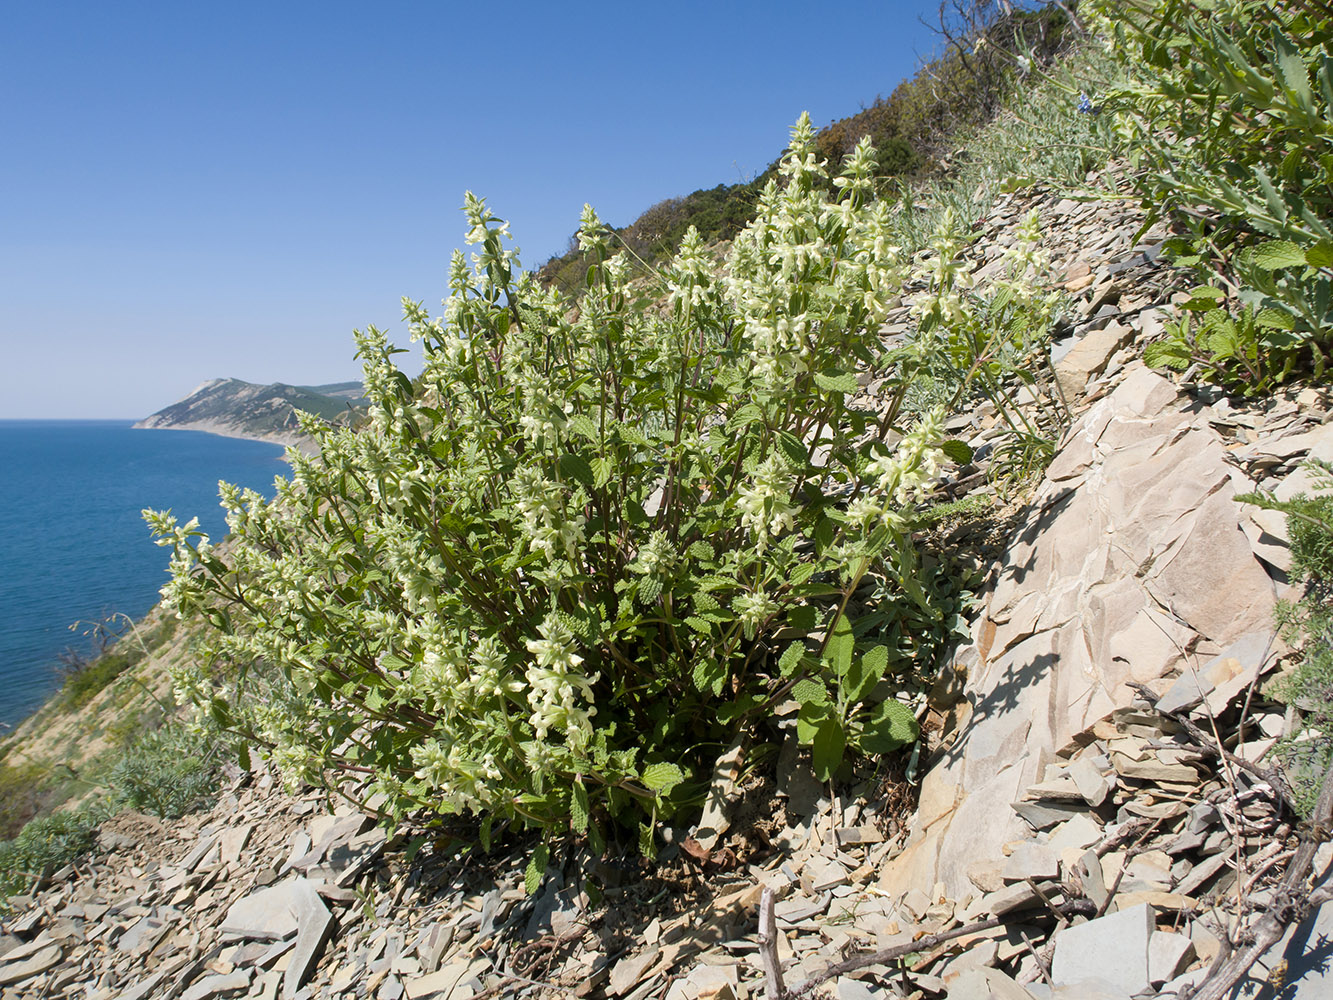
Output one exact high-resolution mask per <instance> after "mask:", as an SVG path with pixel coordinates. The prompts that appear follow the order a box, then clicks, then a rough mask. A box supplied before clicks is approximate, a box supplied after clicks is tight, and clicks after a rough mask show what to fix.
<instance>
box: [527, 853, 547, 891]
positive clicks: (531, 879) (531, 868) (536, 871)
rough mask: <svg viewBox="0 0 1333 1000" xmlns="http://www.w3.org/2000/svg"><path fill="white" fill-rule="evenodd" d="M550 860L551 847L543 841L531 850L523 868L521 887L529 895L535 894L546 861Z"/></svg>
mask: <svg viewBox="0 0 1333 1000" xmlns="http://www.w3.org/2000/svg"><path fill="white" fill-rule="evenodd" d="M550 860H551V848H550V847H548V846H547V845H546V844H545V843H541V844H538V845H537V849H536V850H535V851H533V852H532V857H531V858H529V859H528V866H527V867H526V868H525V869H523V888H524V890H525V891H526V892H527V894H528V895H529V896H535V895H536V894H537V889H538V887H539V886H540V885H541V884H542V876H543V875H545V874H546V863H547V862H548V861H550Z"/></svg>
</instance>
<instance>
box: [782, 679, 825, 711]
mask: <svg viewBox="0 0 1333 1000" xmlns="http://www.w3.org/2000/svg"><path fill="white" fill-rule="evenodd" d="M791 696H792V697H793V698H795V699H796V700H797V701H798V702H800V703H801V704H802V705H827V704H828V703H829V700H828V688H826V687H825V686H824V685H823V683H822V682H820V681H817V680H815V679H814V678H812V677H803V678H801V679H800V680H799V681H797V682H796V684H795V685H794V686H793V687H792V689H791Z"/></svg>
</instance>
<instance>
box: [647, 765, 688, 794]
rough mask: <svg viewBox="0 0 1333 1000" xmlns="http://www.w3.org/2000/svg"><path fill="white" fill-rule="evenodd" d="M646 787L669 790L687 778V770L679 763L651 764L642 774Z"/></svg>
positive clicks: (660, 790)
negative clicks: (683, 769) (682, 768)
mask: <svg viewBox="0 0 1333 1000" xmlns="http://www.w3.org/2000/svg"><path fill="white" fill-rule="evenodd" d="M640 778H641V779H642V781H643V784H644V786H645V787H646V788H648V789H650V790H651V791H654V792H669V791H671V789H673V788H675V787H676V786H677V785H679V784H680V783H681V782H682V781H684V780H685V772H684V771H682V770H681V769H680V767H679V765H677V764H668V763H666V762H662V763H658V764H649V765H648V766H647V767H645V768H644V769H643V774H642V775H640Z"/></svg>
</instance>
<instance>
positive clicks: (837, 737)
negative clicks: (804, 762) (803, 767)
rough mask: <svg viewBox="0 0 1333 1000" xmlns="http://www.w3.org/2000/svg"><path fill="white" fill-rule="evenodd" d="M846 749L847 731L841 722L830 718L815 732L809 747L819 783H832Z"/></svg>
mask: <svg viewBox="0 0 1333 1000" xmlns="http://www.w3.org/2000/svg"><path fill="white" fill-rule="evenodd" d="M846 749H847V730H846V729H844V728H843V725H842V722H841V720H839V719H837V718H833V717H830V718H828V719H825V720H824V722H823V724H822V725H820V727H819V729H818V730H817V731H816V732H815V738H814V740H813V741H812V745H811V757H812V761H811V762H812V763H813V764H814V769H815V777H816V778H818V779H819V780H820V781H832V780H833V774H834V772H835V771H837V770H838V767H839V766H840V765H841V764H842V757H843V753H844V752H845V751H846Z"/></svg>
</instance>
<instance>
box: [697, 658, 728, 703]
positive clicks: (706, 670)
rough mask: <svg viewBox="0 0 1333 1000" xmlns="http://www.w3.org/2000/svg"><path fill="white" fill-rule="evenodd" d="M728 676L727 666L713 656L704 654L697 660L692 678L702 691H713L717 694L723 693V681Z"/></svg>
mask: <svg viewBox="0 0 1333 1000" xmlns="http://www.w3.org/2000/svg"><path fill="white" fill-rule="evenodd" d="M726 677H727V670H726V667H725V666H723V665H722V664H721V663H719V662H718V661H717V660H715V659H713V658H712V657H711V656H703V657H700V658H699V659H698V660H696V661H695V664H694V670H693V672H692V679H693V681H694V686H695V687H696V688H697V689H699V690H700V691H712V692H713V694H715V695H716V694H721V693H722V682H723V681H724V680H726Z"/></svg>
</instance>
